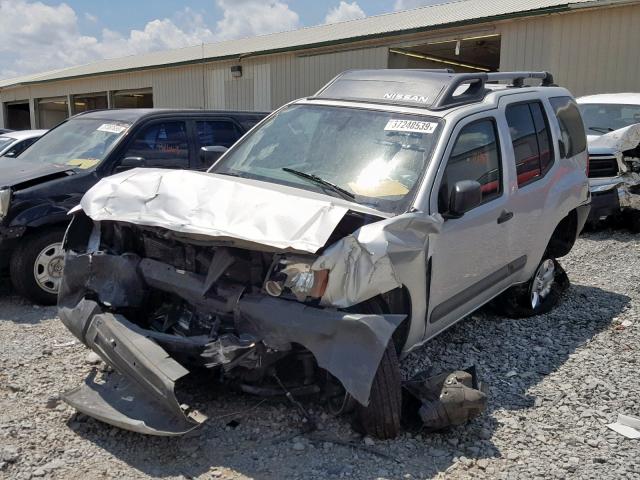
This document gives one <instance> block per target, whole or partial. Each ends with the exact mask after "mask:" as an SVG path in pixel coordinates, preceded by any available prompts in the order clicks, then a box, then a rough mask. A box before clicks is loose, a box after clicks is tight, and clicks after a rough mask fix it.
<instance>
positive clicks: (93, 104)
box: [73, 92, 108, 114]
mask: <svg viewBox="0 0 640 480" xmlns="http://www.w3.org/2000/svg"><path fill="white" fill-rule="evenodd" d="M107 105H108V103H107V92H100V93H87V94H83V95H74V96H73V113H74V114H75V113H81V112H88V111H90V110H104V109H106V108H107Z"/></svg>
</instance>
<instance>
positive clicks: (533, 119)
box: [506, 102, 553, 186]
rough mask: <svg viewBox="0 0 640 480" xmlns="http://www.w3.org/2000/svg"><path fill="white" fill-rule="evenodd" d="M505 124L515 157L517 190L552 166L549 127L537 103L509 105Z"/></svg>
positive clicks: (540, 105)
mask: <svg viewBox="0 0 640 480" xmlns="http://www.w3.org/2000/svg"><path fill="white" fill-rule="evenodd" d="M506 117H507V124H508V125H509V131H510V133H511V142H512V143H513V151H514V153H515V162H516V172H517V175H518V186H523V185H526V184H528V183H531V182H533V181H535V180H538V179H539V178H541V177H542V176H544V174H545V173H547V172H548V171H549V169H550V168H551V166H552V165H553V146H552V140H551V134H550V133H549V125H548V123H547V119H546V117H545V113H544V109H543V107H542V104H541V103H540V102H530V103H518V104H515V105H509V106H508V107H507V111H506Z"/></svg>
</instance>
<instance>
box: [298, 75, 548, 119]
mask: <svg viewBox="0 0 640 480" xmlns="http://www.w3.org/2000/svg"><path fill="white" fill-rule="evenodd" d="M525 79H538V80H540V85H541V86H543V87H547V86H554V84H553V76H552V75H551V74H550V73H549V72H495V73H485V72H478V73H455V72H453V70H450V69H441V70H429V69H424V70H422V69H407V70H402V69H387V70H384V69H382V70H347V71H345V72H342V73H341V74H339V75H338V76H336V77H335V78H334V79H333V80H332V81H330V82H329V83H328V84H327V85H325V86H324V87H323V88H321V89H320V91H318V93H316V94H315V95H314V96H312V97H309V99H310V100H316V99H318V100H320V99H325V100H347V101H353V102H366V103H369V102H374V103H389V104H394V105H407V106H414V107H415V106H419V107H421V108H427V109H429V110H445V109H448V108H453V107H457V106H461V105H467V104H469V103H476V102H481V101H482V100H483V99H484V98H485V96H486V95H487V93H489V92H490V90H489V89H488V88H486V84H487V83H489V82H510V84H509V85H507V87H508V88H520V87H523V86H524V81H525ZM465 85H466V86H467V88H466V89H464V90H463V91H461V92H460V93H458V91H459V89H460V88H461V87H463V86H465Z"/></svg>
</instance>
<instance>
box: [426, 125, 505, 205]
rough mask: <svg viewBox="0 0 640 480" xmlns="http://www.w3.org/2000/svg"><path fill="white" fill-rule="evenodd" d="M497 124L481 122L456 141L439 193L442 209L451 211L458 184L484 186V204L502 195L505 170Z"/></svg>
mask: <svg viewBox="0 0 640 480" xmlns="http://www.w3.org/2000/svg"><path fill="white" fill-rule="evenodd" d="M497 139H498V135H497V133H496V125H495V122H494V121H493V120H491V119H486V120H479V121H477V122H473V123H470V124H469V125H466V126H465V127H464V128H463V129H462V130H460V133H459V134H458V138H457V139H456V143H455V145H454V146H453V150H452V151H451V156H450V157H449V161H448V162H447V167H446V168H445V171H444V175H443V177H442V183H441V184H440V190H439V198H438V203H439V210H440V212H445V211H447V209H448V205H449V198H450V195H451V190H452V188H453V186H454V185H455V184H456V182H459V181H461V180H475V181H477V182H479V183H480V185H481V186H482V202H483V203H484V202H488V201H490V200H492V199H494V198H496V197H499V196H500V195H501V193H502V168H501V162H500V149H499V146H498V140H497Z"/></svg>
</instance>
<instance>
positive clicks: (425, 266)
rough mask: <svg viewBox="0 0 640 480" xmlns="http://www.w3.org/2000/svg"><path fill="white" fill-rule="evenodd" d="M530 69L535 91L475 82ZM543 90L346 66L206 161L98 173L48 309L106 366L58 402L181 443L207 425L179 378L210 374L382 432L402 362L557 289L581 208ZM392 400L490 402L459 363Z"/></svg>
mask: <svg viewBox="0 0 640 480" xmlns="http://www.w3.org/2000/svg"><path fill="white" fill-rule="evenodd" d="M524 77H527V78H528V77H533V78H541V79H543V86H542V87H528V88H522V89H521V90H514V89H513V88H511V89H507V88H504V87H495V86H493V87H489V85H488V84H487V83H486V82H487V81H489V80H494V79H507V78H509V79H512V80H513V84H514V86H520V85H522V82H521V79H522V78H524ZM549 83H550V77H549V76H548V74H528V73H524V74H511V75H510V76H509V74H500V75H499V76H496V75H486V74H477V75H476V74H473V75H455V74H452V73H449V72H444V71H443V72H426V71H402V70H395V71H385V70H382V71H354V72H347V73H345V74H343V75H341V76H339V77H337V78H336V79H335V80H334V81H333V82H331V83H330V84H329V85H328V86H327V87H325V88H324V89H323V90H322V91H321V92H319V94H317V95H316V96H315V97H313V98H309V99H304V100H299V101H297V102H293V103H292V104H290V105H288V106H285V107H283V108H282V109H281V110H279V111H278V112H276V113H275V114H273V115H272V116H270V117H268V118H267V119H266V120H265V121H263V122H262V123H261V124H260V125H259V126H258V127H257V128H256V129H254V130H253V131H252V132H251V134H249V135H247V136H245V137H244V138H243V139H242V140H241V141H240V142H239V143H238V144H237V145H235V146H234V147H233V148H232V149H230V150H229V151H228V152H227V153H226V154H225V155H224V156H223V157H222V158H221V159H220V161H218V162H217V163H216V164H215V165H214V167H213V168H212V169H211V171H210V172H209V173H199V172H187V171H167V170H158V169H136V170H132V171H128V172H124V173H120V174H118V175H115V176H112V177H109V178H106V179H103V180H102V181H101V182H100V183H98V184H97V185H96V186H95V187H93V188H92V189H91V190H90V191H89V192H88V193H87V194H86V195H85V196H84V197H83V199H82V202H81V205H80V207H79V208H78V209H76V210H75V211H74V212H73V213H74V219H73V221H72V224H71V226H70V227H69V230H68V232H67V236H66V241H65V242H66V243H65V249H66V251H67V254H66V267H65V275H64V279H63V282H62V287H61V290H60V297H59V307H60V317H61V319H62V321H63V322H64V323H65V325H66V326H67V327H68V328H69V329H70V330H71V331H72V332H73V333H74V335H76V336H77V337H78V338H79V339H80V340H81V341H82V342H83V343H85V344H86V345H87V346H89V347H90V348H92V349H93V350H94V351H95V352H97V353H98V354H99V355H100V356H101V358H102V359H103V360H104V361H105V362H106V363H107V364H108V365H110V366H111V367H113V369H114V370H115V371H114V372H113V373H112V374H110V375H109V376H108V378H106V379H103V381H100V382H98V381H96V380H95V379H94V378H89V379H88V380H87V382H86V383H85V384H84V385H83V386H81V387H79V388H78V389H75V390H73V391H71V392H68V393H67V394H66V395H65V397H64V398H65V400H66V401H67V402H68V403H69V404H71V405H73V406H74V407H75V408H77V409H78V410H80V411H82V412H84V413H86V414H88V415H91V416H94V417H96V418H98V419H100V420H103V421H105V422H107V423H111V424H113V425H117V426H120V427H123V428H127V429H130V430H134V431H138V432H143V433H151V434H158V435H174V434H181V433H184V432H187V431H189V430H191V429H192V428H194V427H196V426H198V425H199V424H200V423H201V422H203V421H204V420H205V417H204V415H203V414H202V413H200V412H198V411H195V410H193V409H192V408H191V407H189V406H187V405H185V404H184V403H183V402H182V401H180V383H181V381H182V380H183V379H184V377H185V376H186V375H187V374H188V373H189V371H190V370H188V368H189V369H191V370H192V371H195V370H194V368H195V369H196V370H197V369H198V367H204V368H208V369H212V370H214V371H216V372H217V373H218V374H219V378H221V379H222V380H223V381H224V382H227V383H228V384H229V385H230V387H233V388H237V389H238V390H241V391H244V392H248V393H255V394H261V395H274V394H281V393H284V392H287V393H288V394H289V395H293V396H297V395H309V394H311V395H320V396H321V397H323V398H324V399H325V400H326V401H327V403H328V405H329V408H330V409H331V410H332V411H334V412H335V413H343V412H349V411H351V412H353V413H354V414H355V415H354V416H355V419H356V425H357V426H358V427H359V428H360V429H362V430H363V431H364V432H366V433H368V434H370V435H373V436H376V437H380V438H389V437H393V436H395V435H396V434H397V433H398V431H399V429H400V417H401V414H402V413H403V412H402V404H403V399H402V389H401V380H400V370H399V366H398V356H399V355H400V356H402V355H404V354H406V353H407V352H409V351H410V350H412V349H413V348H416V347H417V346H419V345H420V344H422V343H424V342H425V341H427V340H428V339H429V338H431V337H433V336H435V335H437V334H438V333H440V332H441V331H443V330H444V329H446V328H447V327H449V326H451V325H453V324H454V323H455V322H457V321H458V320H460V319H461V318H463V317H464V316H465V315H466V314H468V313H470V312H471V311H473V310H475V309H476V308H478V307H480V306H481V305H483V304H484V303H486V302H488V301H490V300H492V299H496V297H499V298H501V299H503V301H502V302H500V301H497V305H498V306H500V305H505V306H509V307H517V308H516V309H513V308H512V310H513V311H514V312H515V314H517V315H535V314H537V313H540V312H543V311H546V310H548V309H550V308H551V307H552V306H553V305H554V304H555V302H557V300H558V296H559V290H560V288H561V287H562V284H563V281H562V280H563V279H565V278H566V277H564V276H563V272H562V270H561V267H560V265H559V263H558V262H557V260H556V258H557V257H560V256H563V255H565V254H566V253H568V252H569V251H570V249H571V247H572V245H573V242H574V241H575V238H576V236H577V234H578V232H579V230H580V229H581V228H582V226H583V224H584V222H585V220H586V217H587V215H588V211H589V205H588V183H587V178H586V174H585V167H586V152H584V151H582V152H577V153H576V155H574V156H573V157H570V158H567V157H566V156H564V157H563V156H562V155H561V154H560V151H559V149H557V148H555V147H553V144H552V142H558V140H557V139H558V138H559V135H560V133H559V130H560V126H559V124H558V123H557V120H556V118H555V114H554V110H553V107H552V106H551V104H550V103H549V97H555V96H557V97H563V98H567V99H570V96H569V94H568V92H567V91H566V90H564V89H561V88H558V87H551V86H547V85H548V84H549ZM489 88H491V89H489ZM390 92H391V93H390ZM394 92H395V93H394ZM418 92H422V93H420V94H418ZM523 100H528V102H524V103H523ZM520 105H525V106H526V111H521V112H520V113H526V115H527V116H528V117H526V118H525V119H524V120H523V119H520V121H521V122H522V121H524V122H525V123H526V121H530V122H531V124H532V125H533V122H534V118H538V120H537V121H542V122H544V124H545V125H546V127H544V128H542V129H540V130H538V132H540V131H543V132H546V133H545V134H546V135H547V141H548V146H547V148H548V149H549V150H547V151H544V152H538V157H537V159H536V158H533V159H532V158H531V157H530V156H528V157H524V158H523V159H520V160H519V158H520V157H519V156H518V155H515V154H514V146H513V145H512V142H513V143H515V148H516V149H519V148H520V147H521V146H522V144H523V142H527V145H529V146H533V145H539V141H540V139H538V138H537V137H536V136H537V135H542V133H537V134H536V133H535V132H536V130H534V134H533V137H531V138H526V137H525V138H523V137H520V136H518V137H517V138H515V139H512V138H510V137H509V131H510V130H509V128H508V123H509V122H510V121H511V115H512V113H513V110H512V106H520ZM531 105H533V106H531ZM536 115H543V118H542V119H540V118H539V117H536ZM527 118H528V120H527ZM505 132H506V135H507V137H504V135H505ZM583 135H584V132H583ZM499 151H500V152H502V155H501V154H499V153H498V152H499ZM543 161H544V164H545V165H544V166H543ZM518 182H522V190H520V189H518V188H517V187H515V186H516V185H517V183H518ZM525 182H526V183H527V185H526V188H525V186H524V183H525ZM507 185H514V187H507ZM516 310H517V311H516ZM434 361H435V362H436V363H437V359H434ZM176 387H177V390H176ZM405 392H407V395H409V396H410V397H413V399H414V400H416V398H417V399H418V404H419V406H418V407H417V409H416V410H417V411H416V412H415V413H416V415H419V416H420V418H421V419H422V421H423V423H424V425H425V426H427V427H428V428H431V429H440V428H443V427H446V426H448V425H453V424H459V423H462V422H463V421H465V420H467V419H469V418H472V417H473V416H475V415H477V414H478V413H479V412H480V411H481V410H482V409H483V407H484V405H485V403H486V397H485V395H484V393H483V392H482V391H481V389H480V388H479V385H478V382H477V379H476V378H475V375H471V374H465V373H464V372H454V373H453V374H446V373H445V374H443V375H440V376H436V377H433V378H419V379H415V380H414V381H411V382H409V383H407V384H406V385H405ZM449 394H451V395H449ZM410 404H413V405H415V401H414V402H411V401H410V399H409V400H407V399H405V405H410Z"/></svg>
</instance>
